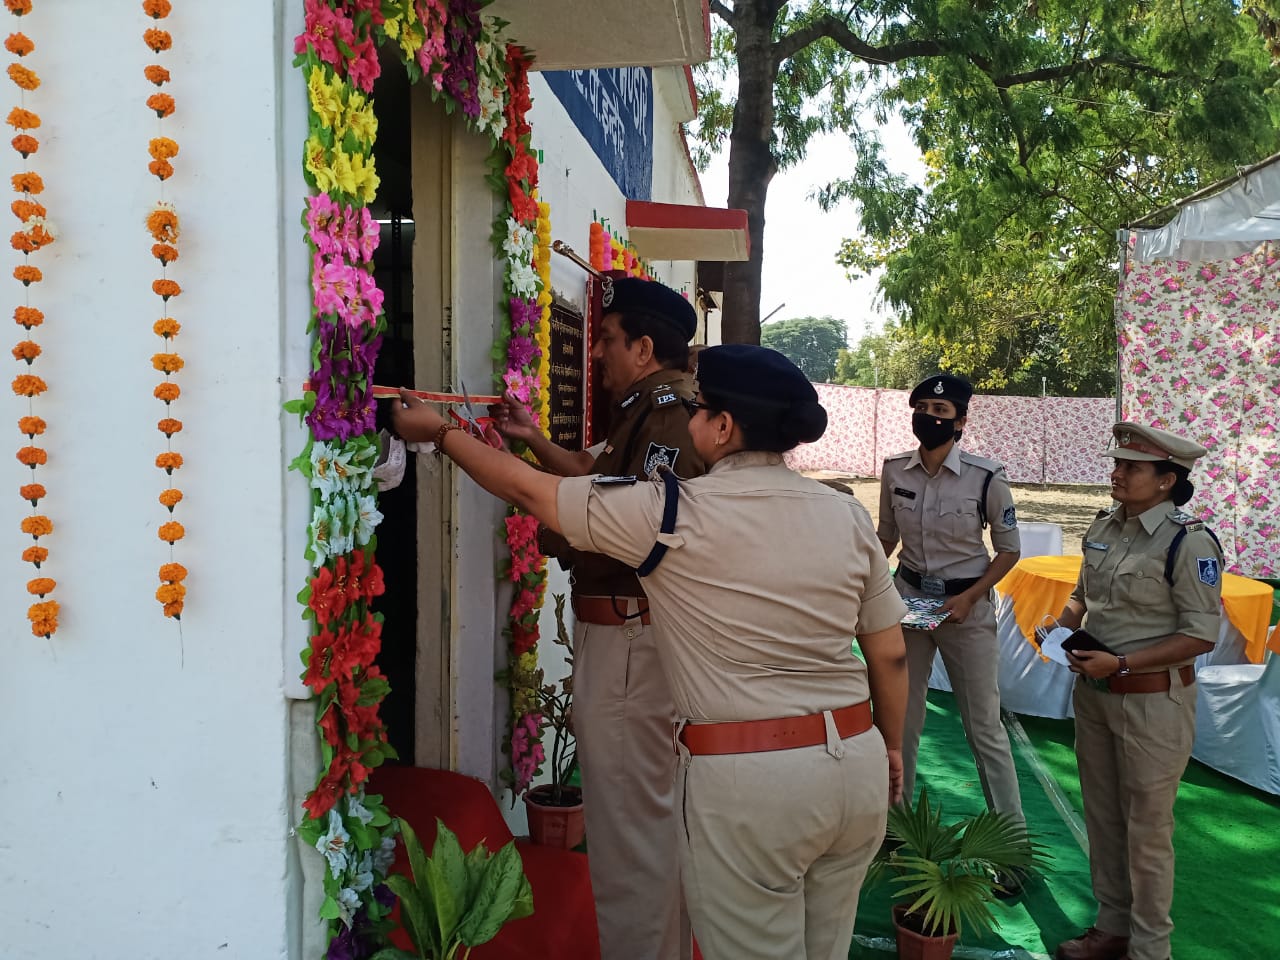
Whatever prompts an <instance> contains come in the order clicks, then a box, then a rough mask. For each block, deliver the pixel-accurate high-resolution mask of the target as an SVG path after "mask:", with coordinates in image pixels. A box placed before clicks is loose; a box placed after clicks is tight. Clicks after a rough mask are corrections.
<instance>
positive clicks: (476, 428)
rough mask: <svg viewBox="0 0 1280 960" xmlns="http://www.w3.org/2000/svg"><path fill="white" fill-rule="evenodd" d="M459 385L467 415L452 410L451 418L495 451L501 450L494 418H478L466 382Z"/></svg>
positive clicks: (450, 411)
mask: <svg viewBox="0 0 1280 960" xmlns="http://www.w3.org/2000/svg"><path fill="white" fill-rule="evenodd" d="M458 383H459V385H460V386H461V387H462V408H463V410H465V411H466V415H465V416H464V415H463V414H460V413H458V411H457V410H453V409H450V410H449V416H451V417H453V419H454V420H456V421H458V425H459V426H460V427H462V429H463V430H466V431H467V433H469V434H471V435H472V436H473V437H475V438H476V439H477V440H483V441H484V442H485V443H487V444H489V446H491V447H493V448H494V449H499V448H501V447H502V437H501V436H500V435H499V434H498V432H497V430H495V429H494V428H493V417H478V416H476V411H475V407H474V406H472V404H471V394H469V393H468V392H467V384H466V381H464V380H462V379H459V380H458Z"/></svg>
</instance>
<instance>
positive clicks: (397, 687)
mask: <svg viewBox="0 0 1280 960" xmlns="http://www.w3.org/2000/svg"><path fill="white" fill-rule="evenodd" d="M373 97H374V101H373V102H374V112H375V113H376V114H377V117H378V138H377V140H376V141H375V143H374V150H373V152H374V160H375V163H376V166H377V172H378V176H379V177H380V179H381V183H380V184H379V187H378V195H377V199H376V200H375V201H374V203H373V206H372V210H371V212H372V213H373V216H374V217H376V218H377V220H378V222H379V224H380V227H381V229H380V231H379V233H380V242H379V244H378V249H377V252H376V253H375V255H374V276H375V278H376V279H377V281H378V287H379V288H380V289H381V290H382V292H383V294H384V300H383V310H384V313H385V318H386V324H387V329H386V333H385V334H384V336H383V341H382V349H381V350H379V351H378V360H377V365H376V366H375V368H374V381H375V382H376V383H380V384H386V385H389V386H400V385H402V384H403V385H406V386H407V385H411V384H412V383H413V272H412V262H413V258H412V253H413V239H414V222H413V219H412V211H413V193H412V177H411V176H410V169H411V167H410V138H409V82H408V78H407V77H406V75H405V71H404V67H403V65H402V64H400V63H399V61H398V60H397V59H396V57H394V56H389V57H387V56H384V57H383V59H382V75H381V76H380V77H379V78H378V80H377V82H376V83H375V84H374V89H373ZM390 402H391V401H386V400H382V401H379V402H378V418H377V425H378V427H379V428H384V427H385V428H390V420H389V413H390ZM415 459H416V458H415V457H414V456H413V455H410V456H409V457H408V458H407V463H406V464H405V471H404V480H403V481H402V482H401V483H400V485H399V486H398V487H395V488H394V489H392V490H387V491H384V492H383V493H382V494H380V495H379V497H378V509H379V510H380V511H381V512H382V517H383V519H382V523H381V524H380V525H379V526H378V552H377V559H378V564H379V565H380V566H381V567H382V574H383V579H384V581H385V583H386V592H385V593H384V594H383V595H382V596H381V597H378V598H377V600H376V602H375V603H374V610H375V611H376V612H378V613H381V614H382V615H383V618H384V619H383V624H382V652H381V653H380V654H379V655H378V661H377V662H378V666H379V667H381V668H382V672H383V673H384V674H385V675H386V677H387V680H388V682H389V683H390V685H391V693H390V694H388V695H387V698H386V699H385V700H384V701H383V702H382V709H381V715H382V722H383V723H384V724H386V727H387V736H388V739H389V740H390V742H391V746H392V747H394V748H395V751H396V752H397V753H398V754H399V755H400V761H401V762H402V763H408V764H411V763H413V758H414V726H415V724H414V708H415V703H416V699H417V697H416V689H415V687H416V683H415V680H416V676H417V669H416V666H417V653H418V538H417V528H418V518H417V512H418V510H417V481H416V476H415V469H414V468H415V463H414V461H415Z"/></svg>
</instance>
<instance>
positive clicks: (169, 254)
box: [151, 243, 178, 267]
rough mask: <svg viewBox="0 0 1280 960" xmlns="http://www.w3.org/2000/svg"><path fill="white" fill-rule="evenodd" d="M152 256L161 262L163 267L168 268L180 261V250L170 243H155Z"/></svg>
mask: <svg viewBox="0 0 1280 960" xmlns="http://www.w3.org/2000/svg"><path fill="white" fill-rule="evenodd" d="M151 255H152V256H153V257H155V258H156V259H157V260H159V261H160V263H161V265H162V266H165V267H167V266H168V265H169V264H171V263H173V261H175V260H177V259H178V248H177V247H175V246H173V245H172V244H169V243H153V244H152V245H151Z"/></svg>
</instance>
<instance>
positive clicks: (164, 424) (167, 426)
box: [156, 417, 182, 437]
mask: <svg viewBox="0 0 1280 960" xmlns="http://www.w3.org/2000/svg"><path fill="white" fill-rule="evenodd" d="M156 429H157V430H159V431H160V432H161V433H163V434H164V435H165V436H166V437H172V436H173V435H174V434H175V433H181V432H182V421H181V420H175V419H173V417H165V418H164V419H163V420H161V421H160V422H159V423H157V424H156Z"/></svg>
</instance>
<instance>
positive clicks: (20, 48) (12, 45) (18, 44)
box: [4, 33, 36, 57]
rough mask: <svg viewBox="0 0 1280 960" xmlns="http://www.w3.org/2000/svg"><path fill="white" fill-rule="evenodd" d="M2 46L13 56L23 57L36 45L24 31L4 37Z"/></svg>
mask: <svg viewBox="0 0 1280 960" xmlns="http://www.w3.org/2000/svg"><path fill="white" fill-rule="evenodd" d="M4 48H5V49H6V50H8V51H9V52H10V53H12V54H13V55H14V56H15V57H25V56H26V55H27V54H28V53H30V52H31V51H32V50H34V49H35V48H36V45H35V44H34V43H33V42H32V41H31V38H30V37H28V36H27V35H26V34H25V33H11V34H9V36H7V37H5V41H4Z"/></svg>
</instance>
